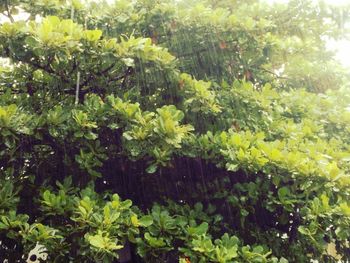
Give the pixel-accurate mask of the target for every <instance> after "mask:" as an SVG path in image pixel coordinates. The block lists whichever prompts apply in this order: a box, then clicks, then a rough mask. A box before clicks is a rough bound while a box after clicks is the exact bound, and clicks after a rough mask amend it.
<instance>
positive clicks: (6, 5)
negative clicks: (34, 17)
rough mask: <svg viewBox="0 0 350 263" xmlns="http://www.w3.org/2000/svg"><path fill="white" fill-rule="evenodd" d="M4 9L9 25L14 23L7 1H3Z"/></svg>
mask: <svg viewBox="0 0 350 263" xmlns="http://www.w3.org/2000/svg"><path fill="white" fill-rule="evenodd" d="M5 7H6V12H7V15H6V16H7V17H8V18H9V19H10V21H11V23H14V22H15V19H14V18H13V16H12V15H11V12H10V7H9V3H8V1H7V0H5Z"/></svg>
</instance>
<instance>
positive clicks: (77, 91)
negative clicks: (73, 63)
mask: <svg viewBox="0 0 350 263" xmlns="http://www.w3.org/2000/svg"><path fill="white" fill-rule="evenodd" d="M79 84H80V71H78V73H77V85H76V89H75V105H77V104H78V103H79Z"/></svg>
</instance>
